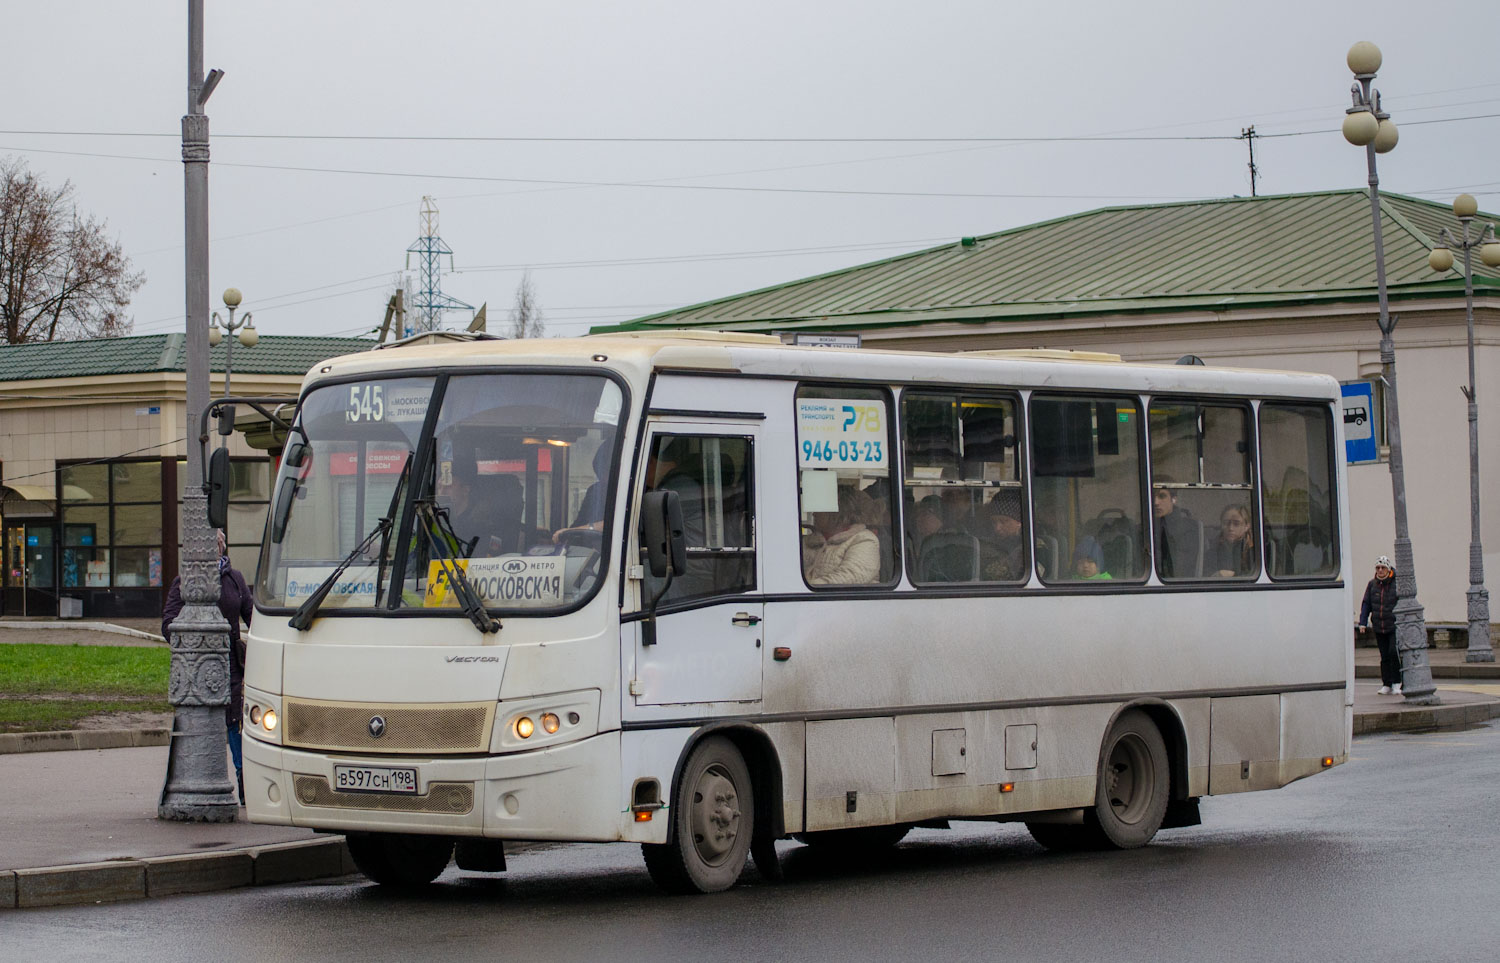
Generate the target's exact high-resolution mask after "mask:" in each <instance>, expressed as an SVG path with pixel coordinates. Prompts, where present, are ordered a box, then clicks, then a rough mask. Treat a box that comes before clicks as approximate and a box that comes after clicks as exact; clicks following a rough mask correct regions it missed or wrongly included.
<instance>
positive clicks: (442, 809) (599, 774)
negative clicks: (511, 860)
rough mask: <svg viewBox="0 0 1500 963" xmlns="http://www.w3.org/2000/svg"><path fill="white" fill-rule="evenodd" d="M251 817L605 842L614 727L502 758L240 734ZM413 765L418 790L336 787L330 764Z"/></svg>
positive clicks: (612, 808)
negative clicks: (282, 741) (337, 747)
mask: <svg viewBox="0 0 1500 963" xmlns="http://www.w3.org/2000/svg"><path fill="white" fill-rule="evenodd" d="M244 750H245V751H244V756H245V760H244V761H245V770H244V775H245V804H246V811H247V813H248V814H249V817H250V821H251V822H253V823H270V824H275V825H282V826H305V827H307V828H309V829H320V830H327V831H332V832H345V833H348V832H389V833H425V834H436V835H450V836H484V837H489V838H492V839H526V840H576V841H599V842H610V841H614V840H618V839H620V838H621V830H622V825H623V823H624V821H625V820H626V819H628V818H629V815H630V814H629V813H628V812H626V813H622V812H621V808H622V807H621V806H620V804H619V801H618V799H616V798H615V793H614V792H613V791H612V787H615V786H618V785H619V773H618V769H619V765H620V734H619V732H606V733H601V734H599V735H596V736H591V737H589V738H587V739H583V740H580V741H578V742H572V743H566V744H564V745H560V746H554V747H550V748H547V749H537V750H533V751H531V752H516V753H508V754H506V755H499V756H465V757H458V758H444V757H441V756H367V755H345V754H338V755H333V754H329V753H323V752H317V751H313V750H304V749H292V748H283V747H281V746H275V745H271V744H269V743H265V742H260V741H258V740H256V739H254V738H246V739H245V741H244ZM344 766H355V767H376V768H386V769H415V770H416V777H417V778H416V783H417V792H416V793H415V794H398V793H388V792H353V791H338V790H335V789H334V788H333V787H334V785H335V768H336V767H344Z"/></svg>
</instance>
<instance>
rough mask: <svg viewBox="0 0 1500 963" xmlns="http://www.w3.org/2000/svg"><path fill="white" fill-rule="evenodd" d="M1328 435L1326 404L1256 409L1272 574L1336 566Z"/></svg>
mask: <svg viewBox="0 0 1500 963" xmlns="http://www.w3.org/2000/svg"><path fill="white" fill-rule="evenodd" d="M1332 439H1333V429H1332V424H1331V419H1330V416H1329V412H1328V409H1327V408H1324V407H1321V406H1315V405H1280V404H1263V405H1261V407H1260V451H1261V473H1260V476H1261V482H1260V491H1261V499H1262V501H1263V502H1264V503H1265V519H1264V527H1263V530H1262V532H1263V535H1262V537H1263V538H1264V539H1265V544H1266V555H1267V559H1268V562H1269V565H1270V567H1271V577H1272V578H1277V577H1303V578H1306V577H1310V576H1329V575H1334V574H1336V573H1337V572H1338V570H1339V557H1338V554H1339V553H1338V531H1337V528H1336V527H1335V525H1334V514H1333V513H1334V510H1335V502H1334V491H1333V459H1332V454H1333V444H1332Z"/></svg>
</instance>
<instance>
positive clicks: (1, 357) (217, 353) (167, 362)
mask: <svg viewBox="0 0 1500 963" xmlns="http://www.w3.org/2000/svg"><path fill="white" fill-rule="evenodd" d="M186 341H187V337H186V335H184V334H181V333H179V334H148V335H141V336H138V337H131V338H98V339H94V340H89V341H32V342H27V343H25V344H9V345H0V381H31V380H41V379H47V378H78V377H90V376H96V377H97V376H105V375H122V374H148V373H152V372H158V371H185V370H186V364H187V348H186ZM226 347H227V345H226V344H223V343H221V344H220V345H219V346H218V347H216V348H211V349H209V364H210V366H211V367H212V369H213V370H214V371H223V370H224V354H225V349H226ZM373 347H375V342H374V341H372V340H368V339H365V338H310V337H297V336H294V335H274V334H273V335H267V334H263V335H261V336H260V341H259V343H257V344H256V345H255V347H253V348H247V347H245V346H244V345H236V346H235V352H234V373H235V374H279V375H298V376H300V375H304V374H306V373H307V370H308V369H309V368H311V367H312V366H313V365H314V364H317V363H318V362H319V361H322V360H323V359H324V358H332V357H336V356H338V355H341V354H352V353H354V352H356V351H368V350H369V349H371V348H373Z"/></svg>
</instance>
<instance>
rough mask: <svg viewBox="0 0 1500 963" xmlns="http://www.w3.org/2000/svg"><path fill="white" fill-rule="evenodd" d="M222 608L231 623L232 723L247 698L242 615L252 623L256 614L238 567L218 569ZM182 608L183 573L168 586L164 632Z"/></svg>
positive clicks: (227, 715) (227, 713)
mask: <svg viewBox="0 0 1500 963" xmlns="http://www.w3.org/2000/svg"><path fill="white" fill-rule="evenodd" d="M219 611H220V612H222V613H224V620H225V621H226V622H228V623H229V705H227V706H225V707H224V721H225V722H226V723H227V724H229V725H230V726H235V725H239V721H240V714H241V713H242V711H243V706H244V699H245V694H244V692H245V640H244V639H243V638H241V637H240V619H244V620H245V624H246V625H249V624H250V616H252V615H254V614H255V599H254V597H253V596H252V595H251V594H250V586H248V585H246V584H245V576H243V575H241V574H240V571H239V569H237V568H234V567H233V566H226V567H225V568H224V569H223V570H221V571H220V572H219ZM181 612H182V576H178V577H177V578H174V579H172V587H171V588H170V589H168V590H167V604H166V606H165V607H164V608H163V609H162V612H161V634H162V635H163V636H164V637H166V638H170V636H168V635H167V628H168V626H170V625H171V624H172V620H173V619H175V618H177V616H178V615H179V614H180V613H181Z"/></svg>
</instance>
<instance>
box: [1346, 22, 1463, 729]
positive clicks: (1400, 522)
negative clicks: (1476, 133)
mask: <svg viewBox="0 0 1500 963" xmlns="http://www.w3.org/2000/svg"><path fill="white" fill-rule="evenodd" d="M1347 63H1348V64H1349V69H1350V70H1351V71H1353V73H1354V81H1355V82H1354V86H1353V87H1351V88H1350V94H1351V95H1352V99H1353V101H1354V103H1353V105H1352V106H1351V107H1349V109H1348V110H1346V111H1345V112H1344V125H1343V132H1344V139H1345V140H1347V141H1348V142H1349V143H1351V144H1353V145H1354V146H1356V147H1363V148H1364V149H1365V162H1366V166H1367V167H1368V168H1369V172H1370V220H1371V221H1372V222H1373V225H1374V231H1375V290H1376V293H1377V296H1378V299H1379V302H1380V318H1379V324H1380V366H1381V380H1382V381H1384V382H1385V392H1386V402H1387V404H1386V435H1387V437H1388V440H1389V442H1390V450H1391V455H1390V468H1391V497H1392V501H1393V502H1394V503H1395V515H1396V546H1395V548H1396V610H1395V612H1396V650H1397V651H1398V652H1399V653H1400V655H1401V694H1402V695H1403V696H1405V697H1406V701H1407V702H1409V703H1414V704H1416V705H1436V704H1437V703H1438V702H1439V701H1440V700H1439V699H1438V695H1437V687H1436V686H1434V685H1433V684H1432V667H1431V666H1430V665H1428V663H1427V626H1426V622H1425V620H1424V617H1423V611H1422V603H1420V602H1418V601H1417V573H1416V571H1415V568H1414V563H1413V558H1412V550H1411V535H1410V533H1409V531H1408V529H1407V523H1406V473H1405V470H1404V468H1403V466H1402V461H1401V414H1400V406H1399V404H1398V395H1397V392H1396V344H1395V342H1394V341H1393V340H1391V333H1392V332H1393V331H1395V329H1396V321H1397V320H1398V319H1397V318H1393V317H1391V315H1390V301H1389V299H1388V298H1387V296H1386V289H1385V241H1384V239H1383V238H1382V237H1381V234H1380V177H1379V176H1378V175H1377V174H1376V172H1375V155H1376V154H1384V153H1386V152H1388V151H1390V150H1391V149H1392V148H1394V147H1395V146H1396V142H1397V140H1399V139H1400V135H1399V133H1398V132H1397V131H1396V125H1395V123H1393V122H1392V121H1391V118H1390V115H1389V114H1387V113H1386V112H1385V111H1384V110H1382V109H1381V107H1380V92H1379V91H1378V90H1375V89H1373V87H1372V86H1371V85H1372V83H1373V82H1374V80H1375V72H1376V71H1378V70H1379V69H1380V63H1381V58H1380V48H1379V47H1377V46H1375V45H1374V44H1373V43H1370V42H1369V41H1368V40H1361V41H1360V42H1359V43H1357V44H1355V45H1354V46H1352V47H1350V48H1349V55H1348V58H1347Z"/></svg>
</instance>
